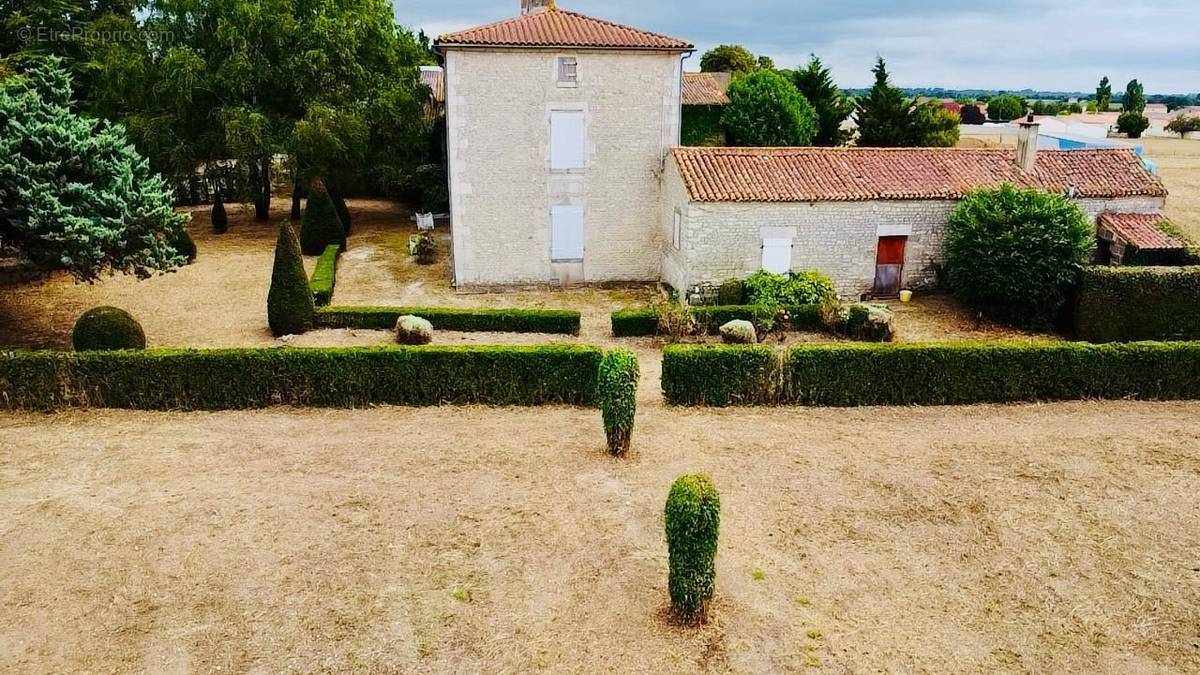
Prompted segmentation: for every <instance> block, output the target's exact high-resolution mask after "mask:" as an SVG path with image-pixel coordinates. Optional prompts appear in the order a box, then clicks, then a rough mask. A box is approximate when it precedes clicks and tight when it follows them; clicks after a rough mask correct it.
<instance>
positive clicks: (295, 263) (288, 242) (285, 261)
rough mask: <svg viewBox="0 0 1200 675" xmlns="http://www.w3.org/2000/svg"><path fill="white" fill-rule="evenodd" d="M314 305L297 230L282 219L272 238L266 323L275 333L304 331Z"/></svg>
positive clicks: (291, 333) (310, 319)
mask: <svg viewBox="0 0 1200 675" xmlns="http://www.w3.org/2000/svg"><path fill="white" fill-rule="evenodd" d="M314 313H315V308H314V305H313V296H312V289H311V288H309V286H308V276H307V275H306V274H305V273H304V260H303V259H302V258H301V257H300V243H299V242H298V241H297V240H296V232H295V230H293V229H292V226H291V225H290V224H288V222H287V221H284V222H283V223H281V224H280V225H279V238H278V239H276V241H275V265H274V267H273V268H272V269H271V289H270V291H268V292H267V323H268V324H270V326H271V332H272V333H274V334H275V335H276V336H279V335H293V334H296V333H303V332H304V331H306V330H308V329H309V327H311V326H312V322H313V315H314Z"/></svg>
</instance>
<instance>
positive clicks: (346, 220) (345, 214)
mask: <svg viewBox="0 0 1200 675" xmlns="http://www.w3.org/2000/svg"><path fill="white" fill-rule="evenodd" d="M328 191H329V198H330V199H331V200H333V210H334V211H337V215H338V220H340V221H342V227H343V228H345V230H346V234H347V235H348V234H350V207H349V206H346V198H345V197H343V196H342V191H341V190H338V189H336V188H334V187H332V186H330V187H329V189H328Z"/></svg>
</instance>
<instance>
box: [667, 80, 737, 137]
mask: <svg viewBox="0 0 1200 675" xmlns="http://www.w3.org/2000/svg"><path fill="white" fill-rule="evenodd" d="M732 76H733V74H732V73H684V74H683V127H682V137H681V141H680V142H681V143H682V144H683V145H725V140H726V139H725V130H724V128H723V127H722V126H721V115H722V114H723V113H724V112H725V105H726V104H728V103H729V96H728V95H727V94H726V93H725V92H726V91H727V90H728V89H729V82H730V80H731V79H732Z"/></svg>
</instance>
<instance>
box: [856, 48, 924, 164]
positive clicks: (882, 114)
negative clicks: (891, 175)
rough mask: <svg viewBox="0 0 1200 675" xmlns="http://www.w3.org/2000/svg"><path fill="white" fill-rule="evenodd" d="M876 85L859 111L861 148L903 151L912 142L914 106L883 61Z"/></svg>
mask: <svg viewBox="0 0 1200 675" xmlns="http://www.w3.org/2000/svg"><path fill="white" fill-rule="evenodd" d="M871 72H873V73H875V84H874V85H872V87H871V90H870V91H869V92H867V95H866V96H864V97H862V98H860V99H859V100H858V104H857V106H856V108H855V110H856V112H857V119H858V145H860V146H863V147H875V148H893V147H902V146H904V145H906V144H907V143H908V141H909V136H910V134H909V131H908V116H909V112H910V111H911V110H912V107H913V105H912V102H911V101H909V100H908V99H906V98H905V97H904V94H903V93H901V91H900V90H899V89H897V88H896V87H893V86H892V84H891V82H890V81H889V80H888V73H887V64H886V63H884V61H883V57H880V58H879V61H877V62H876V64H875V67H874V68H872V69H871Z"/></svg>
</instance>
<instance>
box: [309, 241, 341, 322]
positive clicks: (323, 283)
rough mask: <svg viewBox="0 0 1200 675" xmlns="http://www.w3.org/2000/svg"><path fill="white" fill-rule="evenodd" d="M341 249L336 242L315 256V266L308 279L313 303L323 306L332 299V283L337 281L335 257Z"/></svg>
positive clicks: (336, 257)
mask: <svg viewBox="0 0 1200 675" xmlns="http://www.w3.org/2000/svg"><path fill="white" fill-rule="evenodd" d="M341 252H342V249H341V248H339V247H338V245H337V244H330V245H328V246H326V247H325V252H324V253H322V254H321V256H320V257H319V258H317V266H316V267H314V268H313V273H312V277H311V278H310V279H309V281H308V285H309V288H311V289H312V296H313V304H314V305H316V306H317V307H324V306H325V305H328V304H329V302H330V301H331V300H333V285H334V284H335V283H336V282H337V259H338V255H339V254H341Z"/></svg>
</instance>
